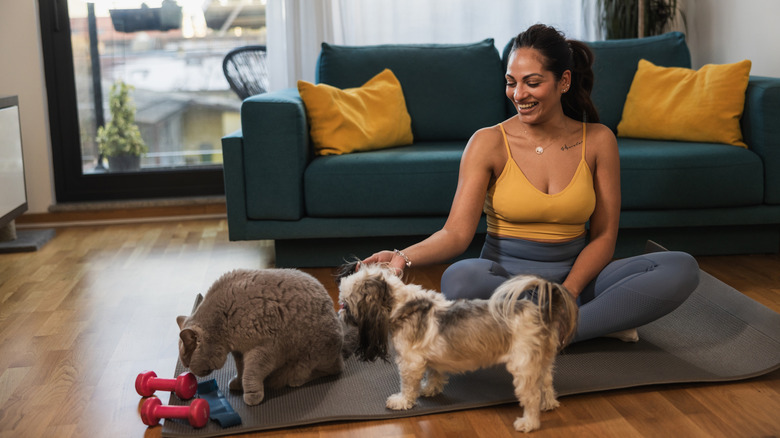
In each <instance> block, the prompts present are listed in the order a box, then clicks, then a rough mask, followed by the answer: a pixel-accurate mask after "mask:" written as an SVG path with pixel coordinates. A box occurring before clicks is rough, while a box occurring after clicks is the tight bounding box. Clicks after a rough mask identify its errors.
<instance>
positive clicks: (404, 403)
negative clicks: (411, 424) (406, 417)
mask: <svg viewBox="0 0 780 438" xmlns="http://www.w3.org/2000/svg"><path fill="white" fill-rule="evenodd" d="M386 406H387V409H392V410H394V411H405V410H407V409H412V407H413V406H414V400H408V399H407V398H406V397H404V395H403V394H402V393H400V392H399V393H398V394H393V395H391V396H390V397H388V398H387V405H386Z"/></svg>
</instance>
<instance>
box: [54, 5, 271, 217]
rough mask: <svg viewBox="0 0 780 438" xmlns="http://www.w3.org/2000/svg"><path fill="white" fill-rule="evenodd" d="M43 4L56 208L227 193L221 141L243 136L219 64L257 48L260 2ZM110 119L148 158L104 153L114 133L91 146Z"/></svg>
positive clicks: (235, 101) (261, 38) (261, 33)
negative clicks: (238, 51) (119, 108)
mask: <svg viewBox="0 0 780 438" xmlns="http://www.w3.org/2000/svg"><path fill="white" fill-rule="evenodd" d="M39 4H40V16H41V35H42V42H43V52H44V64H45V70H46V72H45V75H46V85H47V93H48V99H49V116H50V126H51V136H52V148H53V151H52V152H53V161H54V176H55V190H56V196H57V201H58V202H71V201H88V200H106V199H128V198H155V197H176V196H197V195H216V194H222V193H224V188H223V182H222V166H221V163H222V149H221V137H222V136H224V135H226V134H229V133H231V132H233V131H235V130H238V129H240V117H239V110H240V105H241V100H240V99H239V98H238V96H237V95H236V94H235V93H233V92H232V91H231V90H230V88H229V85H228V83H227V81H226V80H225V78H224V75H223V73H222V60H223V58H224V56H225V54H226V53H227V52H228V51H230V50H231V49H233V48H235V47H239V46H243V45H251V44H264V43H265V1H261V0H255V1H251V0H221V1H216V0H213V1H212V0H156V1H155V0H103V1H100V0H96V1H94V2H85V1H83V0H39ZM121 84H126V85H128V86H129V88H128V91H127V95H128V97H129V101H128V102H125V105H124V106H123V109H124V110H125V112H124V113H123V114H122V115H118V113H115V110H114V109H112V103H113V104H114V106H116V105H115V104H116V103H117V102H119V101H120V99H117V98H116V97H115V96H113V95H112V90H117V91H118V90H119V89H121ZM112 122H114V124H115V125H117V126H120V125H121V127H122V129H123V130H124V131H123V132H126V131H127V130H128V129H132V130H135V129H137V133H138V134H140V140H141V143H142V144H143V145H144V146H143V147H142V150H143V151H144V152H143V153H142V154H141V155H140V157H139V158H136V159H135V160H134V161H133V160H131V161H130V162H129V164H122V162H120V161H118V160H117V159H116V158H115V157H116V156H117V155H119V154H118V153H117V152H116V148H115V149H111V148H108V147H107V145H110V144H112V143H111V130H110V129H107V132H108V135H105V136H104V137H103V138H104V139H105V140H106V141H104V142H103V145H102V146H101V144H100V142H99V141H98V137H99V136H98V132H99V127H101V126H105V127H106V128H108V127H109V125H111V124H112ZM131 122H133V123H131ZM133 126H134V127H135V128H133ZM130 137H132V136H128V135H127V134H122V135H119V136H117V135H114V139H116V138H122V139H124V140H127V138H130ZM125 143H126V141H125ZM113 144H116V143H113ZM118 149H122V148H121V147H120V148H118Z"/></svg>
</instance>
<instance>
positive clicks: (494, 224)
mask: <svg viewBox="0 0 780 438" xmlns="http://www.w3.org/2000/svg"><path fill="white" fill-rule="evenodd" d="M498 126H499V127H500V128H501V134H502V135H503V136H504V145H505V146H506V153H507V157H508V158H507V161H506V164H505V165H504V169H503V170H502V171H501V175H499V177H498V179H497V180H496V182H495V183H494V184H493V185H492V186H491V187H490V188H489V189H488V193H487V197H486V198H485V207H484V211H485V214H486V215H487V228H488V232H489V233H491V234H495V235H500V236H508V237H516V238H519V239H531V240H552V241H565V240H571V239H573V238H575V237H578V236H580V235H581V234H582V233H583V232H584V231H585V223H586V222H587V221H588V220H589V219H590V216H591V214H593V210H594V209H595V208H596V192H595V190H594V188H593V175H592V174H591V171H590V167H588V163H587V162H586V161H585V123H583V124H582V158H581V160H580V164H579V166H577V170H576V171H575V172H574V176H573V177H572V179H571V181H570V182H569V185H568V186H566V188H564V189H563V190H562V191H560V192H558V193H554V194H551V195H548V194H546V193H544V192H542V191H540V190H539V189H537V188H536V187H535V186H534V185H533V184H531V182H530V181H528V179H527V178H526V176H525V174H524V173H523V171H522V170H520V167H518V166H517V163H516V162H515V160H514V159H513V158H512V152H511V151H510V149H509V141H508V140H507V138H506V132H505V131H504V127H503V125H501V124H499V125H498Z"/></svg>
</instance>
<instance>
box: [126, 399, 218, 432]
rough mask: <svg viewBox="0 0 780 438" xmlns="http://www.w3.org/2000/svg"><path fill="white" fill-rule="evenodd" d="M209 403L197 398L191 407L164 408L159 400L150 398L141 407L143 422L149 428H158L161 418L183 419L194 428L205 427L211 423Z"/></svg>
mask: <svg viewBox="0 0 780 438" xmlns="http://www.w3.org/2000/svg"><path fill="white" fill-rule="evenodd" d="M210 413H211V410H210V409H209V402H207V401H206V400H204V399H202V398H196V399H195V400H193V401H192V404H190V405H189V406H164V405H163V404H162V402H161V401H160V399H159V398H157V397H149V398H148V399H146V401H145V402H144V405H143V406H142V407H141V420H142V421H143V422H144V424H145V425H147V426H156V425H158V424H159V423H160V419H161V418H181V419H186V420H187V421H189V423H190V425H191V426H192V427H203V426H205V425H206V423H208V422H209V414H210Z"/></svg>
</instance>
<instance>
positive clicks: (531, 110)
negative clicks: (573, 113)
mask: <svg viewBox="0 0 780 438" xmlns="http://www.w3.org/2000/svg"><path fill="white" fill-rule="evenodd" d="M543 59H544V58H543V57H542V54H541V53H540V52H539V51H538V50H536V49H531V48H527V47H523V48H520V49H517V50H515V51H514V52H513V53H512V55H511V56H510V57H509V64H508V65H507V71H506V97H508V98H509V100H511V101H512V103H513V104H514V106H515V108H516V109H517V113H518V116H519V117H520V119H521V120H522V121H523V122H525V123H529V124H535V123H541V122H544V121H547V120H549V119H550V118H551V117H553V116H555V115H557V114H560V113H562V112H563V109H562V107H561V94H562V93H563V92H564V90H567V89H568V87H569V85H568V84H569V83H570V79H571V72H570V71H569V70H566V71H565V72H564V73H563V75H562V77H561V79H560V80H557V79H556V78H555V75H554V74H553V73H552V72H551V71H548V70H545V69H544V63H543Z"/></svg>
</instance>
